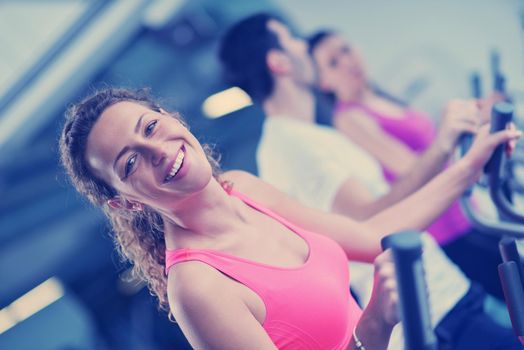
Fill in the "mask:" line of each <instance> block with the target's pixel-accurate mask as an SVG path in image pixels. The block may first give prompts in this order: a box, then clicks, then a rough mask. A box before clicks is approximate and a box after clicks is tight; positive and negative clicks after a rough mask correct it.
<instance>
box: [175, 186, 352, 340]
mask: <svg viewBox="0 0 524 350" xmlns="http://www.w3.org/2000/svg"><path fill="white" fill-rule="evenodd" d="M231 195H233V196H235V197H237V198H239V199H241V200H242V201H243V202H244V203H246V204H247V205H249V206H251V207H252V208H254V209H256V210H258V211H260V212H262V213H264V214H266V215H268V216H270V217H272V218H274V219H275V220H277V221H279V222H280V223H282V224H283V225H284V226H286V227H287V228H289V229H290V230H291V231H293V232H294V233H295V234H297V235H299V236H300V237H302V239H304V241H305V242H306V243H307V245H308V247H309V254H308V257H307V259H306V261H305V262H304V264H303V265H301V266H298V267H292V268H287V267H286V268H285V267H278V266H270V265H266V264H263V263H258V262H255V261H250V260H247V259H243V258H240V257H236V256H233V255H230V254H226V253H222V252H219V251H215V250H209V249H177V250H172V251H170V250H167V251H166V272H167V271H169V268H170V267H171V266H173V265H174V264H177V263H181V262H184V261H194V260H197V261H201V262H203V263H205V264H208V265H210V266H212V267H213V268H215V269H217V270H219V271H220V272H222V273H224V274H225V275H227V276H229V277H231V278H232V279H234V280H236V281H238V282H240V283H242V284H244V285H245V286H247V287H248V288H250V289H251V290H253V291H254V292H255V293H257V294H258V296H259V297H260V298H261V299H262V301H263V302H264V305H265V308H266V318H265V320H264V322H263V327H264V329H265V330H266V332H267V333H268V335H269V337H270V338H271V340H272V341H273V343H274V344H275V345H276V346H277V348H278V349H286V350H307V349H311V350H313V349H323V350H324V349H332V350H342V349H346V347H347V346H348V344H349V341H350V339H351V334H352V331H353V329H354V327H355V326H356V324H357V322H358V320H359V318H360V316H361V313H362V311H361V309H360V308H359V306H358V305H357V303H356V302H355V300H354V299H353V298H352V297H351V295H350V292H349V268H348V261H347V257H346V254H345V253H344V251H343V250H342V248H341V247H340V246H339V245H338V244H337V243H336V242H335V241H333V240H331V239H329V238H327V237H325V236H322V235H319V234H316V233H313V232H309V231H306V230H304V229H301V228H300V227H298V226H295V225H294V224H292V223H290V222H289V221H287V220H285V219H284V218H282V217H281V216H279V215H277V214H276V213H274V212H272V211H271V210H269V209H267V208H265V207H263V206H261V205H260V204H257V203H255V202H254V201H253V200H251V199H249V198H247V197H246V196H245V195H243V194H241V193H239V192H236V191H233V190H231ZM210 293H211V292H210Z"/></svg>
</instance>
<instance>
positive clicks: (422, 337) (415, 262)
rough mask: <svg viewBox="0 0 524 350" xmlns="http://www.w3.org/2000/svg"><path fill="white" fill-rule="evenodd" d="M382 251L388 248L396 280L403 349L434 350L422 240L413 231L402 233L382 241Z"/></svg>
mask: <svg viewBox="0 0 524 350" xmlns="http://www.w3.org/2000/svg"><path fill="white" fill-rule="evenodd" d="M382 248H383V249H384V250H385V249H391V250H392V253H393V259H394V262H395V270H396V277H397V285H398V293H399V299H400V300H399V301H400V317H401V321H402V325H403V329H404V339H405V342H406V347H405V349H406V350H436V349H437V338H436V337H435V334H434V333H433V328H432V326H431V318H430V312H429V301H428V293H427V286H426V280H425V278H424V267H423V264H422V241H421V240H420V234H419V233H418V232H415V231H404V232H399V233H395V234H392V235H389V236H386V237H384V238H383V239H382Z"/></svg>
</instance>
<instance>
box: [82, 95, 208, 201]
mask: <svg viewBox="0 0 524 350" xmlns="http://www.w3.org/2000/svg"><path fill="white" fill-rule="evenodd" d="M86 160H87V162H88V164H89V166H90V168H91V169H92V170H93V172H94V173H95V175H96V176H98V177H100V178H101V179H102V180H104V181H106V182H107V183H108V184H110V185H111V186H112V187H113V188H115V189H116V190H117V192H118V193H120V194H121V195H122V196H124V197H125V198H126V199H129V200H132V201H134V202H139V203H142V204H147V205H149V206H151V207H153V208H156V209H169V208H174V207H176V204H177V203H178V202H179V201H180V200H182V199H184V198H186V197H187V196H190V195H191V194H194V193H197V192H198V191H200V190H202V189H203V188H204V187H205V186H206V185H207V184H208V183H209V181H210V180H211V178H212V169H211V165H210V164H209V162H208V160H207V158H206V155H205V153H204V151H203V149H202V147H201V145H200V143H199V142H198V140H197V139H196V138H195V137H194V136H193V134H191V133H190V132H189V131H188V130H187V129H186V128H185V127H184V126H183V125H182V124H181V123H180V122H179V121H178V120H177V119H176V118H174V117H172V116H170V115H169V114H166V113H159V112H155V111H152V110H151V109H148V108H147V107H145V106H143V105H141V104H138V103H134V102H118V103H116V104H114V105H112V106H110V107H108V108H107V109H106V110H105V111H104V112H103V113H102V115H101V116H100V118H99V119H98V120H97V122H96V123H95V125H94V126H93V129H92V130H91V132H90V134H89V137H88V140H87V150H86Z"/></svg>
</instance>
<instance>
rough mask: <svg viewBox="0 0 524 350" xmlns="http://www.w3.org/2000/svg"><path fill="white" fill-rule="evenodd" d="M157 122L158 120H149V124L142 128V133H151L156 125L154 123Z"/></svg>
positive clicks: (147, 134)
mask: <svg viewBox="0 0 524 350" xmlns="http://www.w3.org/2000/svg"><path fill="white" fill-rule="evenodd" d="M157 122H158V120H153V121H152V122H150V123H149V124H147V125H146V128H145V129H144V135H146V136H149V135H151V133H152V132H153V130H154V129H155V126H156V123H157Z"/></svg>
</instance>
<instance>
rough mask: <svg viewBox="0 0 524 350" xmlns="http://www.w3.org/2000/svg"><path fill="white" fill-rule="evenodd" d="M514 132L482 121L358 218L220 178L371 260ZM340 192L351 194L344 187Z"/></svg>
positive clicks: (429, 214) (261, 185)
mask: <svg viewBox="0 0 524 350" xmlns="http://www.w3.org/2000/svg"><path fill="white" fill-rule="evenodd" d="M518 137H520V132H518V131H514V130H504V131H501V132H498V133H496V134H491V135H490V134H489V125H486V126H484V127H483V128H482V129H481V130H480V131H479V133H478V136H477V137H476V139H475V142H474V143H473V145H472V147H471V149H470V151H469V152H468V154H467V155H466V157H464V158H463V159H461V160H460V161H459V162H457V163H456V164H454V165H453V166H451V167H450V168H448V169H447V170H446V171H444V172H442V173H441V174H439V175H438V176H436V177H435V178H434V179H433V180H432V181H431V182H429V183H428V184H427V185H426V186H424V187H423V188H421V189H420V190H419V191H417V192H416V193H414V194H413V195H411V196H409V197H407V198H406V199H404V200H403V201H401V202H399V203H398V204H396V205H394V206H391V207H390V208H388V209H386V210H383V211H381V212H380V213H378V214H377V215H375V216H373V217H371V218H370V219H369V220H366V221H364V222H357V221H355V220H352V219H350V218H348V217H347V216H342V215H336V214H332V213H325V212H322V211H319V210H315V209H312V208H308V207H305V206H303V205H301V204H300V203H298V202H297V201H296V200H294V199H291V198H290V197H288V196H287V195H285V194H284V193H282V192H280V191H278V190H277V189H275V188H274V187H272V186H271V185H269V184H267V183H265V182H263V181H262V180H259V179H258V178H256V177H254V176H252V175H250V174H248V173H245V172H240V171H234V172H228V173H226V174H224V179H225V180H230V181H231V182H233V183H234V185H235V188H237V189H238V190H239V191H240V192H243V193H245V194H247V195H248V196H250V197H252V198H253V199H254V200H256V201H258V202H260V203H261V204H263V205H265V206H267V207H269V208H270V209H272V210H273V211H275V212H277V213H278V214H280V215H282V216H283V217H285V218H287V219H288V220H290V221H292V222H294V223H296V224H297V225H299V226H301V227H303V228H305V229H307V230H310V231H314V232H317V233H320V234H324V235H326V236H329V237H331V238H332V239H334V240H335V241H337V242H338V243H339V244H340V245H341V246H342V248H343V249H344V250H345V252H346V254H347V256H348V257H349V258H350V259H351V260H357V261H366V262H371V261H373V259H374V258H375V257H376V256H377V255H378V254H379V253H380V251H381V248H380V240H381V239H382V237H384V236H385V235H388V234H390V233H393V232H398V231H401V230H405V229H414V230H423V229H425V228H426V227H428V226H429V225H430V224H431V223H432V222H433V221H434V220H435V219H436V218H437V217H439V216H440V215H441V214H442V212H444V211H445V210H446V209H447V208H448V207H449V205H451V203H452V202H453V201H454V200H456V199H457V198H458V197H459V196H460V195H461V194H462V193H463V191H464V190H465V189H466V188H467V187H468V186H469V185H470V184H471V183H472V182H473V181H474V180H475V179H476V177H477V176H478V173H479V172H480V170H481V169H482V167H483V166H484V164H485V163H486V161H487V160H488V159H489V156H490V155H491V153H492V152H493V149H494V148H495V147H496V146H497V145H498V144H500V143H502V142H507V141H509V140H512V139H517V138H518ZM346 195H347V196H351V195H352V194H351V193H350V192H348V193H346Z"/></svg>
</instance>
